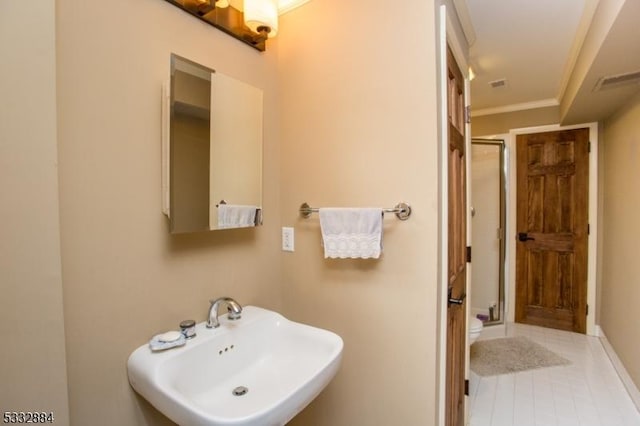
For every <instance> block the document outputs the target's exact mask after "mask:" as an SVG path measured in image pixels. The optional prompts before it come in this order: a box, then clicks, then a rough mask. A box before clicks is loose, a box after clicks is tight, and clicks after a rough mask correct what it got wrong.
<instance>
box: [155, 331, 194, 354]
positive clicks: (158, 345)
mask: <svg viewBox="0 0 640 426" xmlns="http://www.w3.org/2000/svg"><path fill="white" fill-rule="evenodd" d="M160 336H162V334H158V335H155V336H153V338H152V339H151V340H150V341H149V348H150V349H151V350H152V351H154V352H157V351H164V350H167V349H171V348H175V347H178V346H184V344H185V343H187V339H186V338H185V337H184V336H183V335H180V337H179V338H178V339H176V340H174V341H172V342H163V341H162V340H160Z"/></svg>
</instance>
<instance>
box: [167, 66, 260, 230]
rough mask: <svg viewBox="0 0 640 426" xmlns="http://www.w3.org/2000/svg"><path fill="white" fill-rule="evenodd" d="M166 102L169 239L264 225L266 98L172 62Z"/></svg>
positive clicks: (202, 69) (229, 80)
mask: <svg viewBox="0 0 640 426" xmlns="http://www.w3.org/2000/svg"><path fill="white" fill-rule="evenodd" d="M164 99H165V102H163V105H164V111H163V118H164V120H163V121H165V125H164V132H163V144H164V146H163V163H164V164H163V191H164V198H165V200H164V206H163V211H164V212H165V214H167V216H169V222H170V232H171V233H186V232H198V231H209V230H217V229H230V228H243V227H253V226H256V225H259V224H261V223H262V208H261V205H262V124H263V122H262V121H263V118H262V108H263V93H262V90H260V89H258V88H255V87H253V86H251V85H249V84H246V83H244V82H241V81H238V80H235V79H233V78H231V77H229V76H225V75H223V74H221V73H218V72H216V71H214V70H213V69H211V68H208V67H205V66H202V65H200V64H197V63H195V62H193V61H190V60H188V59H185V58H182V57H180V56H178V55H175V54H172V55H171V79H170V84H169V88H168V93H165V95H164ZM167 103H168V106H167Z"/></svg>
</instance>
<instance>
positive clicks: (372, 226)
mask: <svg viewBox="0 0 640 426" xmlns="http://www.w3.org/2000/svg"><path fill="white" fill-rule="evenodd" d="M318 213H319V216H320V228H321V231H322V241H323V245H324V257H325V258H332V259H336V258H340V259H346V258H352V259H369V258H373V259H378V258H379V257H380V253H381V252H382V209H381V208H321V209H319V212H318Z"/></svg>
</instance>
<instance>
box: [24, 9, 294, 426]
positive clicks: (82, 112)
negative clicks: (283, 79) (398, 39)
mask: <svg viewBox="0 0 640 426" xmlns="http://www.w3.org/2000/svg"><path fill="white" fill-rule="evenodd" d="M56 4H57V14H58V16H57V18H58V27H57V28H58V30H57V45H56V46H57V57H58V108H59V156H60V211H61V231H62V265H63V282H64V314H65V329H66V334H67V364H68V371H69V373H68V381H69V398H70V413H71V421H72V423H73V424H74V425H95V426H99V425H105V426H107V425H108V426H112V425H118V426H127V425H129V426H133V425H161V424H166V423H167V420H165V419H164V418H163V417H162V416H161V415H160V414H159V413H157V412H156V411H155V410H153V409H152V408H150V407H149V406H148V404H147V403H146V402H145V401H143V400H142V399H141V398H139V397H137V396H136V394H135V393H134V391H133V390H132V389H131V387H130V386H129V383H128V380H127V374H126V361H127V358H128V356H129V354H130V353H131V352H132V351H133V350H134V349H135V348H136V347H137V346H139V345H142V344H145V343H146V342H147V341H148V339H149V338H150V337H151V336H152V335H153V334H154V333H156V332H159V331H162V330H167V329H175V328H177V326H178V323H179V322H180V321H181V320H183V319H186V318H193V319H195V320H197V321H202V320H204V318H205V315H206V312H207V309H208V306H209V304H208V301H209V299H210V298H213V297H217V296H222V295H230V296H232V297H234V298H236V299H237V300H238V301H239V302H240V303H242V304H247V305H248V304H254V305H260V306H264V307H267V308H271V309H278V310H280V309H281V294H280V278H281V276H280V269H279V267H277V266H276V267H274V266H273V265H278V264H279V262H280V252H279V251H278V249H277V248H278V247H279V246H278V244H279V238H280V234H279V217H280V213H279V212H280V206H279V185H278V182H279V161H280V159H279V142H278V140H279V138H278V122H279V118H278V112H277V110H278V108H277V97H276V84H277V80H276V59H277V52H278V47H277V42H273V43H272V42H270V43H269V50H268V51H267V52H266V53H260V52H258V51H256V50H254V49H251V48H249V47H247V46H246V45H244V44H242V43H240V42H239V41H237V40H234V39H232V38H231V37H229V36H227V35H226V34H224V33H222V32H221V31H218V30H216V29H214V28H213V27H211V26H209V25H206V24H204V23H202V22H200V21H198V20H197V19H195V18H193V17H191V16H189V15H187V14H186V13H184V12H182V11H180V10H179V9H177V8H176V7H174V6H172V5H170V4H169V3H168V2H164V1H158V0H139V1H126V0H113V1H108V2H93V1H89V2H88V1H84V0H58V1H57V2H56ZM171 52H175V53H177V54H179V55H181V56H183V57H186V58H189V59H191V60H194V61H196V62H199V63H202V64H203V65H206V66H208V67H210V68H213V69H216V70H218V71H220V72H222V73H225V74H226V75H229V76H232V77H234V78H237V79H238V80H242V81H245V82H247V83H249V84H252V85H253V86H255V87H259V88H261V89H263V90H264V94H265V134H264V136H265V137H264V150H265V159H264V164H265V168H264V173H265V187H264V208H265V216H264V223H265V225H264V226H263V227H260V228H258V229H248V230H247V229H244V230H228V231H218V232H210V233H199V234H188V235H175V236H172V235H169V232H168V222H167V219H166V218H165V217H164V216H163V215H162V213H161V191H160V152H161V150H160V147H161V145H160V132H161V122H160V118H161V114H160V105H161V102H160V101H161V85H162V82H163V80H164V79H166V78H168V75H169V57H170V53H171ZM58 306H59V305H58ZM25 316H26V315H24V312H23V318H24V317H25Z"/></svg>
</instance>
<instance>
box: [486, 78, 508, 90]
mask: <svg viewBox="0 0 640 426" xmlns="http://www.w3.org/2000/svg"><path fill="white" fill-rule="evenodd" d="M489 86H491V88H492V89H499V88H501V87H507V79H506V78H501V79H500V80H493V81H490V82H489Z"/></svg>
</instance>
